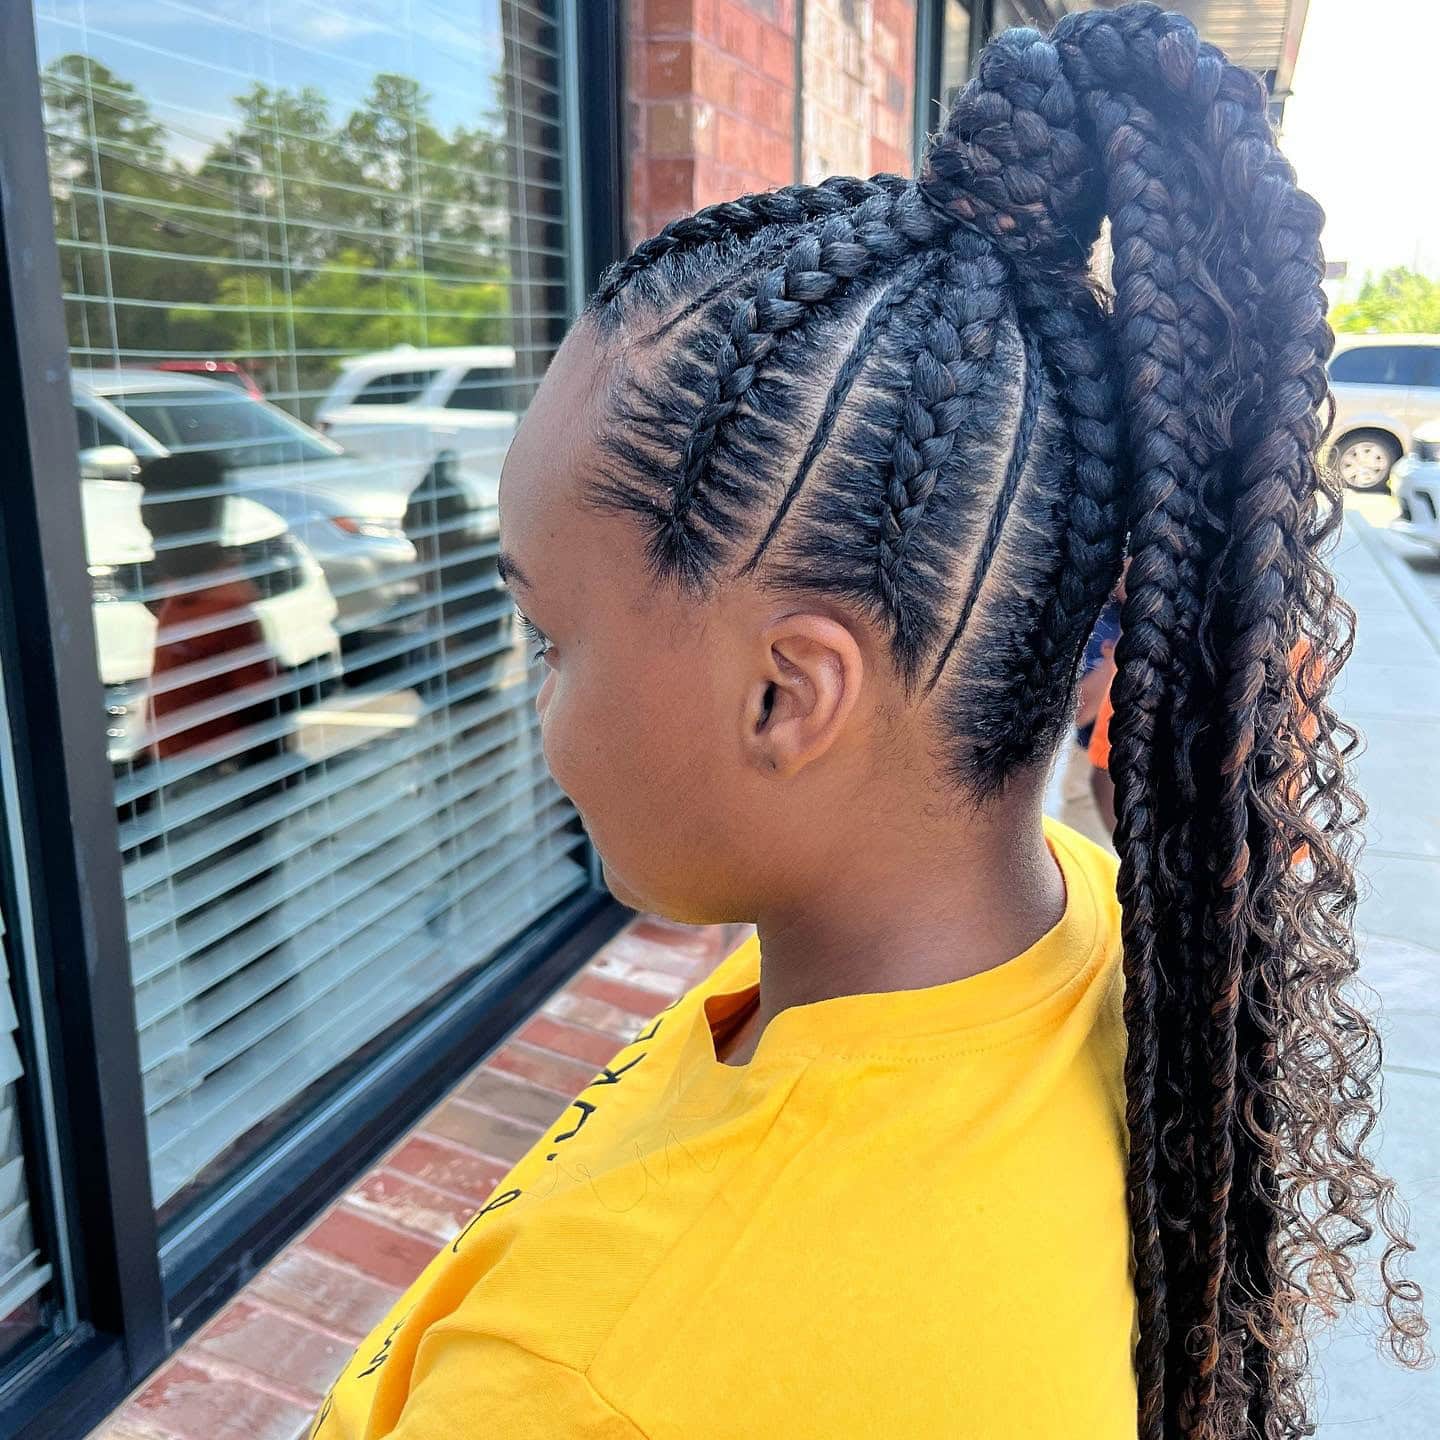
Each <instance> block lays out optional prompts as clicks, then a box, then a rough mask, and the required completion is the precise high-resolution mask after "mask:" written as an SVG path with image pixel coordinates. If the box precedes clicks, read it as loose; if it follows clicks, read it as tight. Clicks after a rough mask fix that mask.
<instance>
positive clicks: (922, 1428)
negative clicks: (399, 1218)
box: [311, 824, 1135, 1440]
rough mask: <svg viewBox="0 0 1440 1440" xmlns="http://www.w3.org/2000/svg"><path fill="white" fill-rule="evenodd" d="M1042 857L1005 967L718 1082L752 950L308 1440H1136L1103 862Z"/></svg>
mask: <svg viewBox="0 0 1440 1440" xmlns="http://www.w3.org/2000/svg"><path fill="white" fill-rule="evenodd" d="M1047 836H1048V839H1049V843H1050V847H1051V850H1052V852H1053V853H1054V854H1055V856H1056V858H1057V859H1058V861H1059V863H1060V866H1061V869H1062V872H1063V874H1064V877H1065V884H1066V887H1067V902H1066V909H1065V914H1064V916H1063V918H1062V919H1061V920H1060V922H1059V924H1058V925H1057V926H1056V927H1055V928H1054V929H1053V930H1052V931H1050V933H1049V934H1048V935H1046V936H1045V937H1044V938H1043V939H1041V940H1040V941H1039V942H1038V943H1037V944H1036V945H1034V946H1032V947H1031V948H1030V949H1029V950H1027V951H1026V952H1025V953H1024V954H1023V955H1020V956H1018V957H1016V958H1015V959H1013V960H1011V961H1009V962H1008V963H1006V964H1004V965H1001V966H998V967H997V968H995V969H993V970H989V971H986V972H984V973H983V974H980V975H975V976H972V977H969V978H967V979H963V980H956V981H952V982H950V983H948V984H944V985H937V986H933V987H929V988H925V989H919V990H902V991H892V992H889V993H884V994H864V995H846V996H841V997H838V998H835V999H829V1000H821V1001H818V1002H816V1003H813V1004H809V1005H800V1006H796V1007H794V1008H792V1009H789V1010H785V1011H782V1012H781V1013H780V1014H779V1015H777V1016H776V1017H775V1018H774V1019H773V1020H772V1021H771V1022H770V1024H769V1026H768V1027H767V1029H766V1030H765V1032H764V1034H763V1035H762V1037H761V1039H760V1042H759V1046H758V1048H757V1049H756V1052H755V1054H754V1056H753V1058H752V1059H751V1060H750V1062H749V1063H748V1064H746V1065H741V1066H734V1065H727V1064H724V1063H722V1062H721V1061H719V1060H717V1059H716V1057H715V1048H714V1039H713V1030H712V1026H714V1027H719V1026H720V1025H721V1023H722V1022H723V1021H724V1019H725V1017H726V1016H728V1015H731V1014H733V1013H735V1012H736V1011H737V1010H739V1009H740V1008H742V1007H743V1006H745V1005H746V1004H747V1002H748V1001H749V999H750V997H751V996H752V994H753V993H754V991H755V989H756V986H757V983H758V975H759V965H760V956H759V949H758V945H757V943H756V942H755V941H754V940H752V941H750V942H749V943H748V944H746V945H745V946H743V947H742V948H741V949H739V950H737V951H736V952H735V953H734V954H733V955H731V956H730V957H729V958H728V959H727V960H725V961H724V962H723V963H722V964H721V965H720V967H719V968H718V969H717V970H716V971H715V972H714V973H713V974H712V975H711V976H710V977H709V978H708V979H707V980H705V981H704V982H703V983H701V984H700V985H698V986H696V987H695V989H693V990H691V991H690V992H689V993H688V994H687V995H685V996H684V997H683V998H682V999H680V1000H679V1001H677V1002H676V1003H675V1004H674V1005H672V1006H671V1007H670V1008H669V1009H667V1010H665V1011H662V1012H661V1014H660V1015H658V1016H657V1017H656V1018H655V1019H654V1020H653V1021H651V1022H650V1023H649V1024H647V1025H645V1026H644V1027H643V1028H642V1030H641V1032H640V1033H639V1034H638V1035H637V1036H636V1038H635V1039H634V1040H633V1041H632V1042H631V1043H630V1044H629V1045H627V1046H625V1048H624V1049H622V1050H621V1051H620V1052H619V1054H618V1055H616V1057H615V1059H614V1060H613V1061H612V1062H611V1063H610V1065H609V1066H608V1067H606V1069H604V1070H602V1071H601V1072H600V1073H599V1074H598V1076H597V1077H596V1079H595V1081H594V1082H592V1083H591V1084H590V1085H589V1086H587V1087H586V1089H585V1090H583V1091H582V1092H581V1093H580V1095H579V1096H578V1097H577V1098H576V1100H575V1101H574V1103H573V1104H572V1105H571V1106H570V1107H569V1108H568V1109H567V1110H566V1111H565V1113H564V1115H563V1116H562V1117H561V1118H560V1119H559V1120H558V1121H557V1122H556V1124H555V1125H554V1126H552V1127H551V1129H550V1130H549V1131H548V1132H547V1133H546V1134H545V1135H544V1136H543V1137H542V1138H541V1139H540V1141H539V1142H537V1144H536V1145H535V1146H534V1148H533V1149H532V1150H531V1151H530V1153H529V1154H528V1155H527V1156H526V1157H525V1158H524V1159H523V1160H521V1161H520V1163H519V1164H518V1165H516V1166H515V1168H514V1169H513V1170H512V1171H511V1172H510V1174H509V1175H508V1176H507V1177H506V1179H505V1180H504V1181H502V1182H501V1184H500V1185H499V1186H498V1187H497V1189H496V1191H495V1193H494V1194H493V1195H492V1196H491V1198H490V1200H489V1201H488V1202H487V1203H486V1204H485V1206H484V1207H483V1208H482V1209H481V1210H480V1211H479V1212H477V1214H476V1215H475V1216H474V1217H473V1219H471V1221H470V1222H469V1224H468V1225H467V1226H466V1227H465V1229H464V1230H463V1231H461V1233H460V1234H459V1235H458V1236H457V1237H456V1238H455V1240H454V1242H453V1243H452V1244H450V1245H447V1246H446V1247H445V1248H444V1250H442V1251H441V1253H440V1254H439V1255H437V1256H436V1257H435V1259H434V1260H433V1261H432V1262H431V1264H430V1265H429V1266H428V1267H427V1269H426V1270H425V1272H424V1273H423V1274H422V1275H421V1276H420V1277H419V1278H418V1279H417V1280H416V1281H415V1283H414V1284H413V1285H412V1286H411V1287H410V1289H409V1290H408V1291H407V1292H406V1293H405V1294H404V1295H403V1296H402V1297H401V1298H400V1300H399V1301H398V1302H397V1303H396V1305H395V1307H394V1309H393V1311H392V1312H391V1314H390V1315H389V1316H388V1317H387V1318H386V1319H385V1320H384V1321H382V1322H381V1323H380V1324H379V1325H378V1326H377V1327H376V1328H375V1331H374V1333H373V1334H372V1335H371V1336H370V1337H369V1338H368V1339H367V1340H366V1341H365V1343H364V1344H363V1345H362V1346H361V1347H360V1349H359V1351H358V1352H357V1353H356V1355H355V1356H354V1358H353V1359H352V1360H351V1361H350V1363H349V1365H347V1367H346V1369H345V1371H344V1373H343V1374H342V1375H341V1377H340V1379H339V1380H338V1381H337V1382H336V1384H335V1386H334V1388H333V1389H332V1391H331V1393H330V1394H329V1396H327V1397H326V1400H325V1403H324V1405H323V1406H322V1407H321V1411H320V1413H319V1416H318V1418H317V1423H316V1425H315V1426H314V1428H313V1430H312V1432H311V1433H312V1435H313V1436H314V1437H315V1440H380V1437H382V1436H384V1437H391V1440H490V1437H494V1440H639V1437H647V1440H712V1437H713V1440H722V1437H723V1440H737V1437H764V1440H776V1437H781V1436H783V1437H786V1440H808V1437H815V1440H820V1437H824V1440H844V1437H850V1436H854V1437H860V1436H864V1437H867V1440H868V1437H874V1436H881V1435H883V1436H897V1437H898V1436H904V1437H906V1440H910V1437H916V1440H920V1437H924V1440H932V1437H957V1440H971V1437H973V1440H1011V1437H1020V1436H1027V1437H1028V1436H1035V1437H1044V1440H1071V1437H1073V1440H1134V1435H1135V1382H1134V1377H1133V1371H1132V1361H1131V1356H1132V1345H1133V1338H1134V1337H1133V1327H1134V1323H1135V1322H1134V1309H1135V1307H1134V1295H1133V1291H1132V1287H1131V1279H1130V1265H1129V1226H1128V1221H1127V1218H1126V1207H1125V1174H1124V1170H1125V1147H1126V1136H1125V1125H1124V1086H1123V1057H1124V1043H1125V1042H1124V1029H1123V1024H1122V1019H1121V1009H1120V998H1121V988H1122V977H1121V973H1120V966H1119V950H1120V941H1119V909H1118V906H1117V904H1116V900H1115V873H1114V862H1113V860H1111V859H1110V857H1108V856H1107V855H1105V854H1104V853H1103V852H1102V851H1101V850H1099V849H1098V848H1097V847H1096V846H1094V845H1092V844H1091V843H1090V842H1089V841H1088V840H1084V839H1082V838H1081V837H1080V836H1078V835H1076V834H1075V833H1074V832H1073V831H1070V830H1067V829H1065V828H1064V827H1062V826H1059V825H1051V824H1047ZM963 940H964V937H963V936H960V937H957V943H961V944H963Z"/></svg>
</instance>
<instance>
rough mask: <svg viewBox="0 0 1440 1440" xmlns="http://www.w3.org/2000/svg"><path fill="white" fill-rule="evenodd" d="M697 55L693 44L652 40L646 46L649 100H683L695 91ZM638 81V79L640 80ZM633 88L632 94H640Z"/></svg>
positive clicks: (644, 93)
mask: <svg viewBox="0 0 1440 1440" xmlns="http://www.w3.org/2000/svg"><path fill="white" fill-rule="evenodd" d="M695 51H696V46H695V45H694V43H693V42H692V41H690V40H651V41H650V42H648V43H647V44H646V46H645V69H644V71H643V74H644V76H645V86H644V90H643V92H640V93H641V95H642V97H643V98H644V99H646V100H682V99H684V98H685V97H686V96H687V95H690V94H692V93H693V92H694V89H695V78H694V77H695ZM637 78H638V77H637ZM637 88H638V87H636V86H635V85H633V84H632V86H631V93H632V94H635V93H636V91H637Z"/></svg>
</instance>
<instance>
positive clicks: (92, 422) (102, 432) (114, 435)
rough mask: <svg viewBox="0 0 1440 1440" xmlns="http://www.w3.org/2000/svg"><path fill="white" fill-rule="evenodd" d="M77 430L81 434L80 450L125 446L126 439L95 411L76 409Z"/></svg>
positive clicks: (81, 407)
mask: <svg viewBox="0 0 1440 1440" xmlns="http://www.w3.org/2000/svg"><path fill="white" fill-rule="evenodd" d="M75 428H76V429H77V430H78V431H79V432H80V448H81V449H82V450H93V449H95V447H96V446H97V445H124V444H125V443H126V441H125V437H124V436H123V435H121V433H120V432H119V431H118V430H117V429H116V428H115V427H114V426H113V425H112V424H111V423H110V422H109V421H108V420H105V419H103V418H102V417H101V416H99V415H97V414H96V413H95V412H94V411H93V410H86V409H85V408H84V407H83V406H81V405H77V406H76V407H75Z"/></svg>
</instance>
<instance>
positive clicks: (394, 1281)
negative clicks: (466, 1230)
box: [301, 1205, 440, 1290]
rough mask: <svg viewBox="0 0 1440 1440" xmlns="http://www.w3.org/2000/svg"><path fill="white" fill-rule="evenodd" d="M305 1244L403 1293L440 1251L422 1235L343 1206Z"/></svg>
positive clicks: (323, 1222)
mask: <svg viewBox="0 0 1440 1440" xmlns="http://www.w3.org/2000/svg"><path fill="white" fill-rule="evenodd" d="M301 1243H302V1244H303V1245H308V1246H309V1247H310V1249H312V1250H319V1251H320V1252H321V1253H322V1254H324V1255H330V1256H333V1257H334V1258H335V1259H336V1260H343V1261H345V1262H346V1264H349V1265H353V1266H355V1268H356V1269H357V1270H359V1271H360V1272H361V1273H362V1274H365V1275H369V1276H372V1277H373V1278H374V1279H376V1280H383V1281H384V1282H385V1283H386V1284H387V1285H398V1286H399V1287H400V1288H401V1289H402V1290H404V1289H407V1288H408V1287H409V1285H410V1283H411V1281H413V1280H414V1279H415V1277H416V1276H417V1275H418V1274H419V1273H420V1272H421V1271H422V1270H423V1269H424V1268H425V1267H426V1266H427V1265H428V1264H429V1263H430V1261H431V1260H433V1259H434V1258H435V1255H436V1253H437V1252H438V1250H439V1248H440V1247H439V1246H438V1245H436V1244H435V1243H434V1242H433V1241H430V1240H422V1239H421V1238H420V1237H419V1236H418V1235H406V1234H403V1233H402V1232H401V1231H399V1230H392V1229H391V1228H390V1227H389V1226H388V1225H379V1224H377V1223H376V1222H375V1221H373V1220H371V1219H369V1218H368V1217H367V1216H364V1215H357V1214H356V1213H355V1212H354V1211H353V1210H347V1209H346V1208H345V1207H344V1206H343V1205H339V1206H337V1207H336V1208H335V1209H333V1210H332V1211H331V1212H330V1213H329V1214H328V1215H327V1216H326V1217H325V1218H324V1219H323V1220H322V1221H321V1222H320V1223H319V1224H318V1225H317V1226H316V1227H315V1228H314V1229H313V1230H311V1231H310V1232H309V1234H307V1235H306V1236H305V1238H304V1240H303V1241H302V1242H301Z"/></svg>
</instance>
